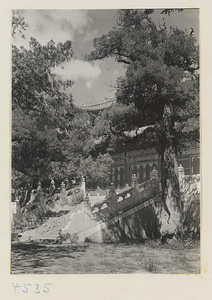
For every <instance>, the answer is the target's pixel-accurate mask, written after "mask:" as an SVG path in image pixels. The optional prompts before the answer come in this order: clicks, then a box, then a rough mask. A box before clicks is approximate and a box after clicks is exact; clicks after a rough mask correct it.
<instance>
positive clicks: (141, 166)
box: [112, 147, 200, 187]
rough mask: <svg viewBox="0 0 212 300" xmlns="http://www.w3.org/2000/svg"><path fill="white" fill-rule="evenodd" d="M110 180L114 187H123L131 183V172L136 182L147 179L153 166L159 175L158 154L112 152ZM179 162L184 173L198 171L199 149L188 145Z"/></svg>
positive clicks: (195, 172) (137, 151) (151, 152)
mask: <svg viewBox="0 0 212 300" xmlns="http://www.w3.org/2000/svg"><path fill="white" fill-rule="evenodd" d="M112 158H113V160H114V164H113V165H112V182H113V183H114V185H115V186H116V187H124V186H125V185H126V184H129V185H130V184H131V178H132V175H133V174H136V176H137V178H138V183H142V182H144V181H147V180H148V179H150V177H151V172H152V170H153V168H154V167H156V169H157V170H158V175H159V177H160V175H161V168H160V159H159V155H158V154H157V153H156V152H154V151H151V150H149V151H144V150H136V151H126V152H123V153H118V154H113V155H112ZM178 161H179V164H182V166H183V167H184V171H185V175H192V174H199V173H200V150H199V148H197V147H195V148H194V147H190V148H188V149H187V150H186V151H184V153H183V154H182V155H181V156H180V157H179V160H178Z"/></svg>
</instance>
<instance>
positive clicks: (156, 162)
mask: <svg viewBox="0 0 212 300" xmlns="http://www.w3.org/2000/svg"><path fill="white" fill-rule="evenodd" d="M112 103H114V100H111V101H103V102H99V103H91V104H88V105H84V106H81V108H82V109H84V110H86V111H88V112H91V113H94V114H95V115H98V114H99V112H101V111H102V110H104V109H105V108H107V107H109V106H110V105H111V104H112ZM111 156H112V158H113V161H114V164H113V165H112V178H111V180H112V182H113V183H114V185H115V186H116V187H120V188H121V187H124V186H125V185H126V184H129V185H130V184H131V179H132V175H133V174H136V177H137V180H138V183H142V182H144V181H147V180H148V179H150V178H151V172H152V170H153V168H154V167H156V169H157V170H158V176H159V177H160V176H161V167H160V166H161V163H160V158H159V155H158V153H157V152H156V151H154V150H142V149H140V150H132V151H125V152H122V153H116V154H112V155H111ZM178 163H179V165H180V164H181V165H182V166H183V168H184V172H185V175H192V174H200V147H199V145H198V146H195V147H188V148H187V149H186V150H184V152H183V153H182V155H181V156H180V157H179V159H178Z"/></svg>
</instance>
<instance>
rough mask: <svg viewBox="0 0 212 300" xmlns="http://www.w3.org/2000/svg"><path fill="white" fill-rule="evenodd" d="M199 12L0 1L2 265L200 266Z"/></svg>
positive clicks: (118, 270) (56, 268)
mask: <svg viewBox="0 0 212 300" xmlns="http://www.w3.org/2000/svg"><path fill="white" fill-rule="evenodd" d="M199 12H200V10H199V9H198V8H183V7H182V8H169V7H164V8H154V9H153V8H149V9H147V8H144V9H142V8H140V9H134V8H133V9H122V8H120V9H87V10H85V9H22V10H21V9H13V10H12V11H11V22H12V24H11V49H12V50H11V68H12V71H11V75H12V81H11V98H12V100H11V183H10V186H11V201H10V202H11V203H10V206H11V210H10V216H11V220H10V223H11V270H10V274H11V275H14V274H200V273H201V259H200V245H201V235H200V221H201V218H200V215H201V214H200V211H201V203H202V202H201V201H202V199H201V197H200V195H201V172H200V170H201V168H200V163H201V159H200V157H201V155H200V55H199V47H200V45H199V44H200V37H199ZM181 299H183V298H181ZM185 299H186V298H185Z"/></svg>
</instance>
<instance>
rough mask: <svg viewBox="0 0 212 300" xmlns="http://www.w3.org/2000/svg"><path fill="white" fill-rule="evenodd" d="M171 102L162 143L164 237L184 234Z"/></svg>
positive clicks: (161, 231)
mask: <svg viewBox="0 0 212 300" xmlns="http://www.w3.org/2000/svg"><path fill="white" fill-rule="evenodd" d="M172 116H173V109H172V105H171V102H170V103H168V104H166V105H165V107H164V113H163V121H162V141H161V153H160V154H161V174H162V175H161V186H162V210H161V229H160V233H161V235H162V237H166V236H173V235H176V234H180V233H182V210H181V201H180V188H179V176H178V161H177V149H176V145H175V142H174V138H173V137H174V135H173V128H174V124H173V121H172Z"/></svg>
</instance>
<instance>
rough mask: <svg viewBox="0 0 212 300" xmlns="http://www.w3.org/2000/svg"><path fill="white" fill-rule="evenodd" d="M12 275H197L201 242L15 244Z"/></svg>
mask: <svg viewBox="0 0 212 300" xmlns="http://www.w3.org/2000/svg"><path fill="white" fill-rule="evenodd" d="M11 271H12V273H13V274H23V273H25V274H30V273H37V274H100V273H102V274H114V273H117V274H118V273H119V274H124V273H125V274H133V273H165V274H197V273H200V249H199V242H198V241H192V240H188V241H187V242H186V243H185V242H178V241H173V242H172V244H165V245H161V244H160V241H153V240H150V241H147V242H146V243H142V244H141V243H139V244H136V243H134V244H94V243H84V244H83V245H71V244H67V245H65V244H63V245H48V244H22V245H20V244H19V245H17V246H15V245H13V246H12V270H11Z"/></svg>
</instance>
